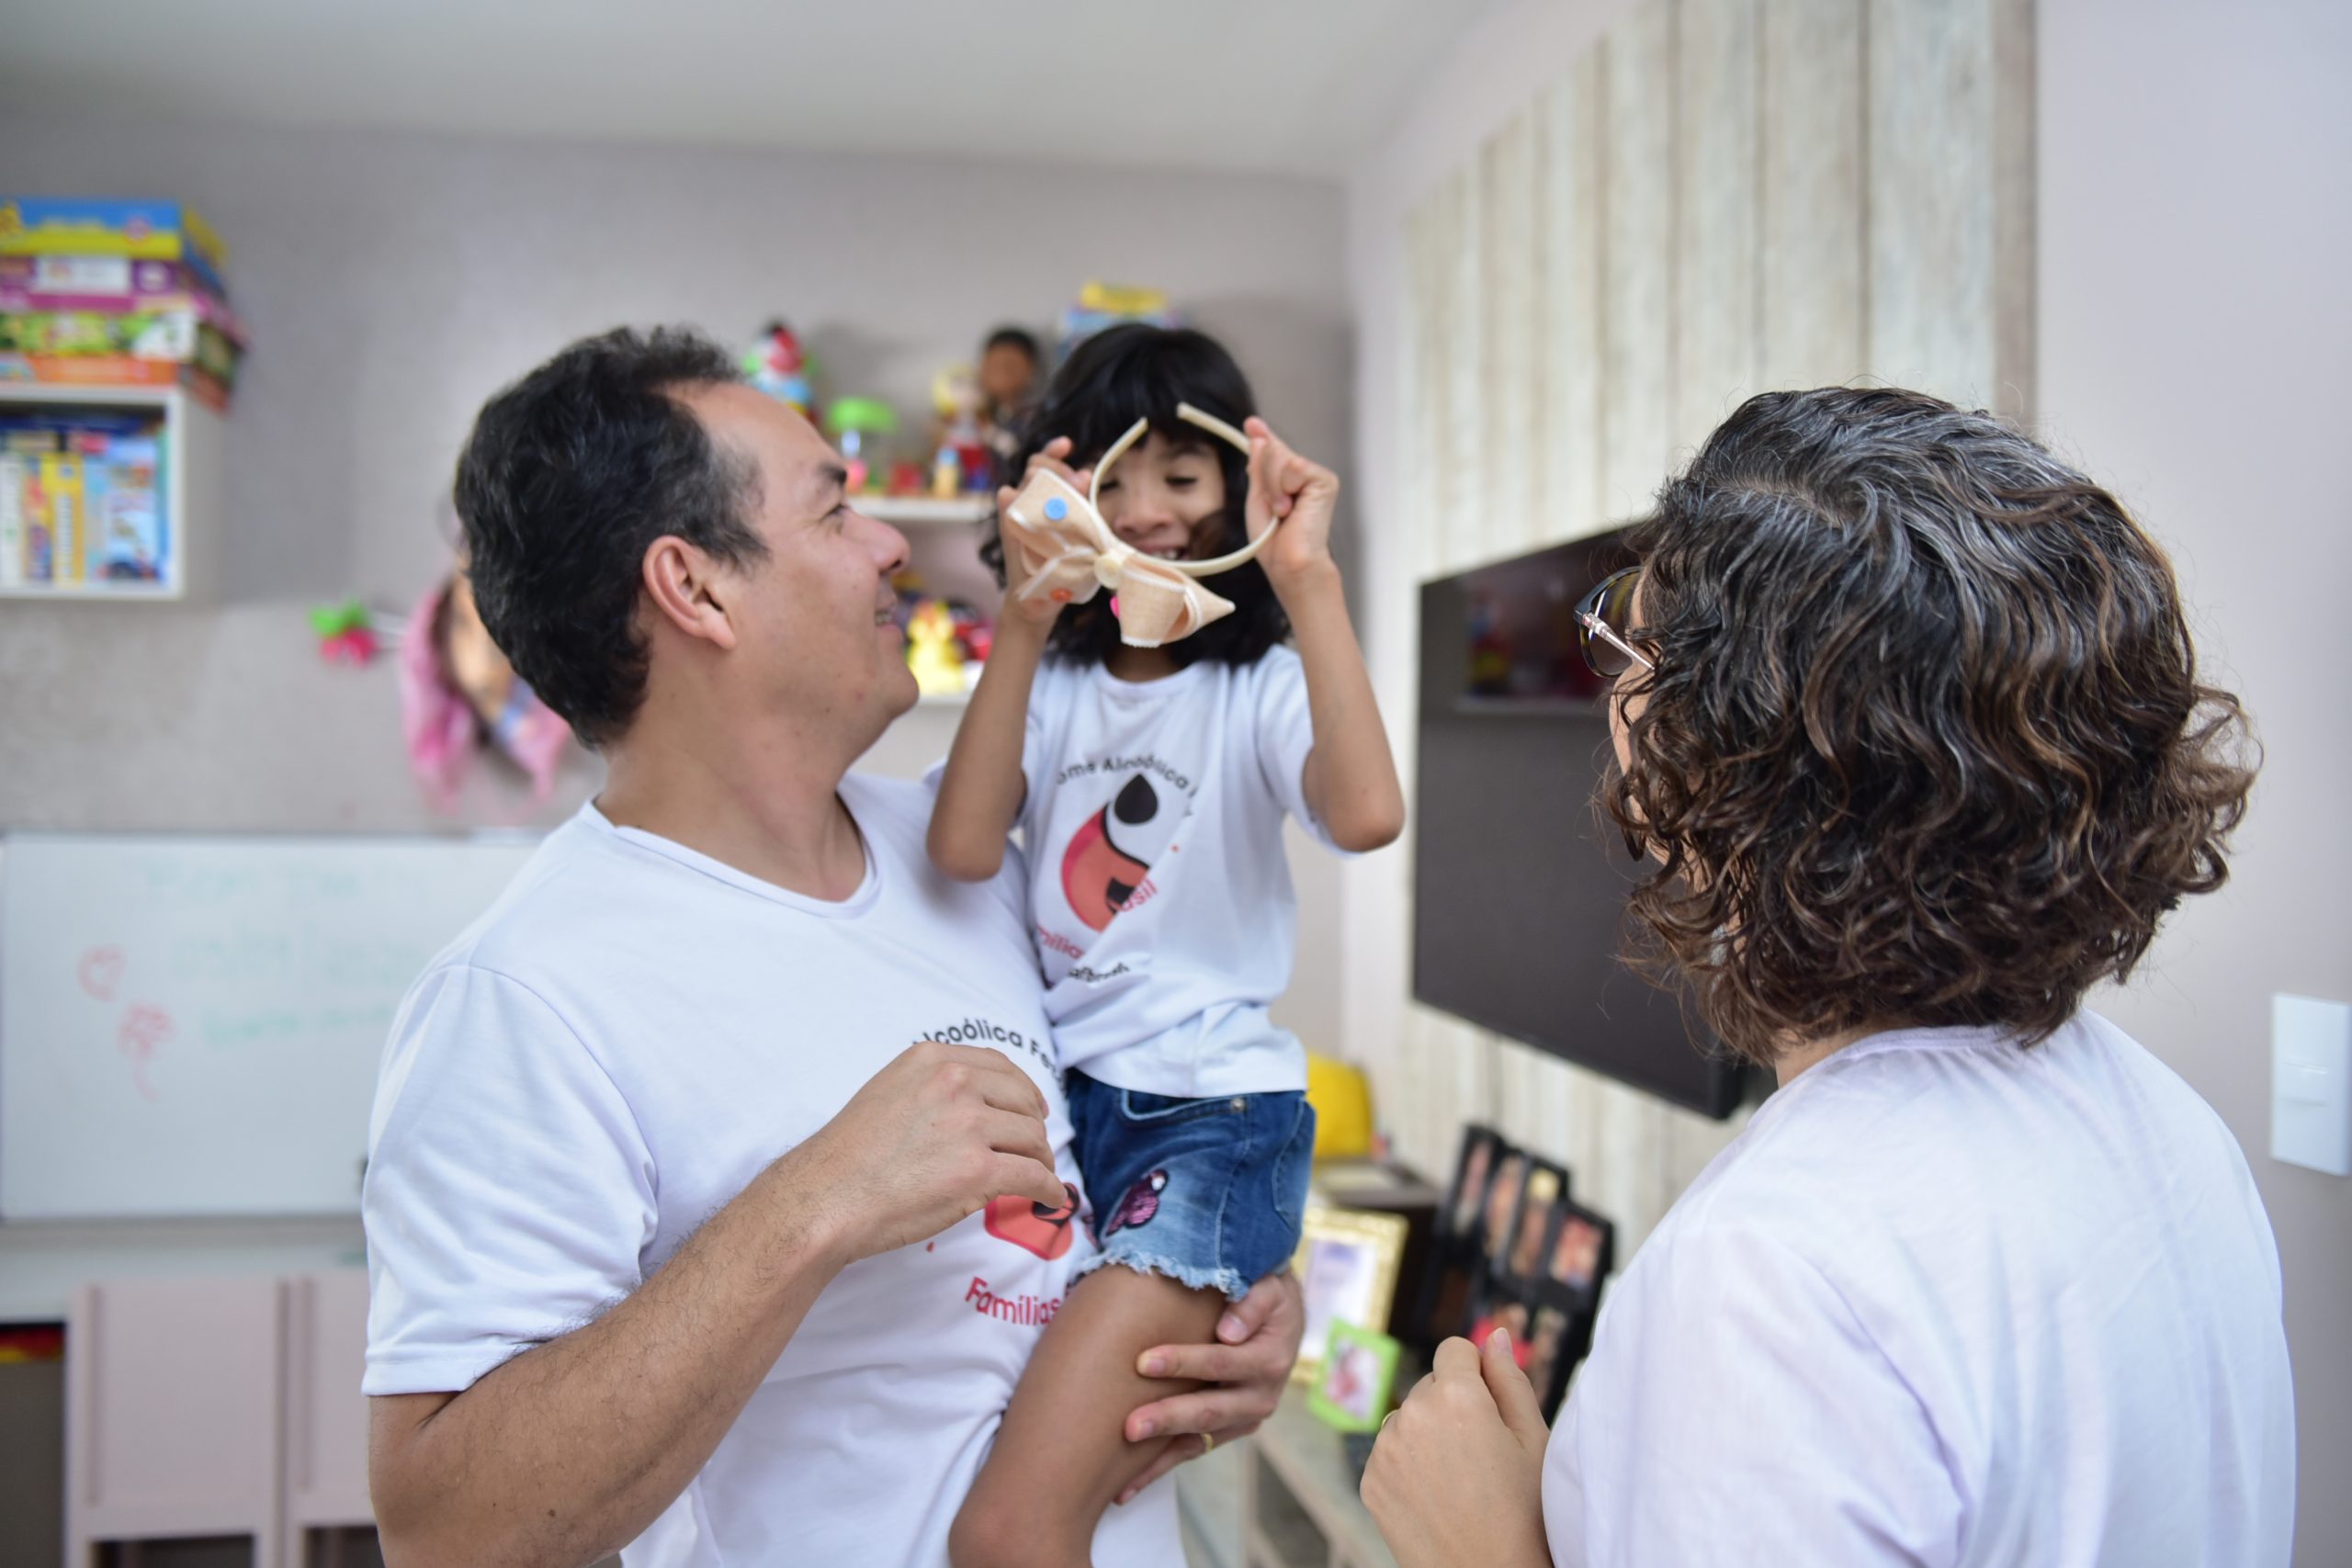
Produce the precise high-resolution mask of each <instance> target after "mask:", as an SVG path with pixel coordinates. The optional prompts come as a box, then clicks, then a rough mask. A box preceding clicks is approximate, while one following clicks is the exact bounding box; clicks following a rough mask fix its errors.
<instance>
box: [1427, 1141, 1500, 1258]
mask: <svg viewBox="0 0 2352 1568" xmlns="http://www.w3.org/2000/svg"><path fill="white" fill-rule="evenodd" d="M1509 1146H1510V1145H1506V1144H1505V1143H1504V1142H1503V1140H1502V1137H1501V1135H1500V1134H1498V1133H1496V1132H1495V1131H1494V1130H1493V1129H1492V1128H1490V1127H1481V1126H1478V1125H1477V1124H1476V1123H1475V1122H1474V1123H1472V1124H1471V1125H1469V1126H1465V1127H1464V1128H1463V1129H1462V1149H1461V1152H1460V1153H1459V1154H1458V1155H1456V1156H1454V1161H1453V1184H1452V1185H1451V1186H1450V1187H1448V1188H1447V1189H1446V1193H1445V1202H1444V1204H1443V1205H1442V1207H1441V1208H1440V1209H1439V1210H1438V1224H1437V1232H1438V1235H1439V1236H1440V1237H1441V1238H1443V1239H1448V1240H1453V1239H1458V1238H1461V1237H1464V1236H1473V1235H1476V1234H1477V1233H1478V1228H1479V1227H1478V1222H1479V1218H1480V1216H1481V1215H1482V1214H1483V1213H1485V1206H1486V1200H1487V1182H1488V1180H1489V1179H1491V1178H1492V1177H1493V1175H1494V1170H1495V1161H1496V1158H1497V1157H1498V1156H1499V1155H1500V1154H1501V1153H1502V1152H1503V1151H1504V1150H1505V1149H1507V1148H1508V1147H1509Z"/></svg>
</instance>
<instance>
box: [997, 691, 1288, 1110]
mask: <svg viewBox="0 0 2352 1568" xmlns="http://www.w3.org/2000/svg"><path fill="white" fill-rule="evenodd" d="M1314 746H1315V727H1314V723H1313V720H1312V718H1311V716H1309V714H1308V711H1307V700H1306V673H1305V671H1303V670H1302V669H1301V667H1300V665H1299V660H1298V655H1297V654H1296V653H1295V652H1293V651H1292V650H1291V649H1287V648H1276V649H1272V650H1271V651H1269V652H1268V653H1267V654H1266V656H1265V657H1264V658H1262V659H1261V660H1258V662H1256V663H1255V664H1246V665H1234V664H1224V663H1217V662H1213V661H1211V660H1202V661H1200V662H1199V663H1196V664H1191V665H1187V666H1186V667H1185V668H1183V669H1182V670H1180V671H1176V673H1174V674H1172V675H1170V676H1168V677H1166V678H1165V679H1162V680H1158V681H1148V682H1132V681H1122V680H1120V679H1119V678H1118V677H1116V676H1115V675H1113V674H1112V673H1111V671H1109V670H1107V669H1105V668H1103V667H1102V666H1100V665H1094V666H1088V665H1079V664H1072V663H1069V662H1067V661H1064V660H1047V661H1046V664H1045V665H1044V666H1043V667H1042V668H1041V669H1040V670H1039V671H1037V680H1036V685H1035V688H1034V690H1033V691H1032V693H1031V695H1030V700H1029V721H1028V732H1027V735H1026V738H1025V739H1024V741H1023V748H1022V763H1021V765H1022V771H1023V775H1024V777H1025V778H1026V779H1027V781H1028V786H1029V793H1028V797H1027V799H1026V800H1025V801H1024V802H1023V806H1022V811H1021V829H1022V841H1023V843H1025V844H1026V845H1028V846H1029V874H1030V907H1031V909H1032V912H1033V914H1034V916H1035V921H1036V944H1037V953H1038V958H1039V961H1040V962H1041V963H1042V964H1043V965H1044V969H1045V976H1046V1015H1047V1017H1048V1018H1049V1019H1051V1020H1052V1022H1053V1026H1054V1039H1055V1043H1056V1045H1057V1047H1058V1048H1059V1051H1060V1055H1061V1064H1062V1066H1064V1067H1076V1068H1079V1069H1080V1070H1081V1071H1083V1072H1084V1073H1085V1074H1086V1075H1087V1076H1088V1077H1092V1078H1096V1079H1099V1080H1100V1081H1102V1082H1103V1083H1107V1084H1110V1085H1112V1086H1114V1087H1115V1088H1118V1089H1137V1090H1140V1091H1142V1092H1144V1093H1147V1094H1167V1095H1177V1096H1181V1097H1183V1098H1187V1099H1200V1098H1204V1097H1209V1096H1216V1095H1228V1094H1260V1093H1268V1092H1275V1091H1280V1090H1286V1089H1305V1088H1306V1052H1305V1051H1304V1049H1302V1048H1301V1046H1300V1045H1299V1043H1298V1040H1297V1038H1296V1037H1295V1036H1294V1035H1292V1034H1291V1033H1290V1032H1288V1031H1286V1030H1283V1029H1278V1028H1276V1027H1275V1026H1274V1025H1273V1024H1272V1022H1271V1021H1269V1020H1268V1018H1267V1016H1266V1008H1267V1004H1268V1003H1270V1002H1272V1000H1273V999H1274V998H1277V997H1279V996H1281V995H1282V993H1283V989H1284V988H1285V987H1288V986H1289V984H1290V976H1291V963H1292V958H1293V955H1294V953H1295V950H1296V947H1297V937H1296V927H1297V924H1298V898H1297V896H1296V894H1295V892H1294V891H1293V890H1292V886H1291V880H1290V862H1289V860H1288V859H1287V858H1286V856H1285V855H1284V852H1283V817H1284V816H1286V815H1287V816H1290V817H1295V818H1297V819H1298V820H1299V822H1300V823H1301V824H1302V825H1303V826H1305V827H1306V829H1307V831H1308V832H1310V833H1312V834H1314V835H1315V836H1316V837H1317V838H1318V839H1320V840H1323V841H1324V842H1325V843H1326V844H1328V843H1329V841H1330V840H1329V834H1328V833H1327V832H1326V831H1325V830H1324V829H1323V827H1322V825H1321V824H1320V823H1318V822H1317V820H1316V819H1315V816H1314V813H1313V811H1312V810H1310V809H1309V807H1307V804H1306V784H1305V778H1306V757H1307V753H1308V752H1309V751H1311V750H1313V749H1314ZM1114 915H1115V916H1116V917H1117V918H1116V919H1113V916H1114Z"/></svg>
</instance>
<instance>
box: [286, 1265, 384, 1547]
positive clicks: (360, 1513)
mask: <svg viewBox="0 0 2352 1568" xmlns="http://www.w3.org/2000/svg"><path fill="white" fill-rule="evenodd" d="M287 1283H288V1302H287V1308H288V1310H287V1317H286V1328H287V1335H286V1524H287V1531H286V1539H287V1540H288V1543H289V1545H290V1546H291V1547H294V1548H298V1549H299V1547H300V1543H301V1540H302V1536H301V1532H302V1531H303V1530H305V1529H313V1528H317V1527H324V1526H340V1525H367V1524H372V1523H374V1522H375V1515H374V1513H373V1512H372V1511H371V1510H370V1509H369V1507H368V1399H367V1396H366V1395H365V1394H362V1393H360V1392H359V1374H360V1371H361V1369H362V1366H363V1364H364V1362H365V1361H366V1359H367V1354H368V1273H367V1270H366V1269H342V1270H338V1271H336V1272H334V1273H330V1274H298V1275H296V1276H294V1278H293V1279H291V1280H288V1282H287Z"/></svg>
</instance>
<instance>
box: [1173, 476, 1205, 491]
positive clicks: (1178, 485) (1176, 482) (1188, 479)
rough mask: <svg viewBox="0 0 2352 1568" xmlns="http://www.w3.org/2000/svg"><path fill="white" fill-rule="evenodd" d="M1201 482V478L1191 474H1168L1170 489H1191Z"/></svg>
mask: <svg viewBox="0 0 2352 1568" xmlns="http://www.w3.org/2000/svg"><path fill="white" fill-rule="evenodd" d="M1199 482H1200V480H1199V479H1196V478H1194V477H1193V475H1191V474H1170V475H1169V476H1168V488H1169V489H1170V490H1190V489H1192V488H1193V486H1194V485H1196V484H1198V483H1199Z"/></svg>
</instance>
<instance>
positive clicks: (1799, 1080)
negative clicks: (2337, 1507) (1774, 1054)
mask: <svg viewBox="0 0 2352 1568" xmlns="http://www.w3.org/2000/svg"><path fill="white" fill-rule="evenodd" d="M2294 1486H2295V1439H2294V1411H2293V1393H2292V1389H2291V1387H2290V1382H2289V1380H2288V1369H2287V1342H2286V1335H2285V1330H2284V1327H2283V1325H2282V1324H2281V1320H2280V1297H2279V1279H2278V1248H2277V1247H2276V1245H2275V1244H2274V1243H2273V1241H2272V1239H2271V1235H2270V1225H2269V1223H2268V1221H2267V1218H2266V1217H2265V1215H2264V1213H2263V1211H2262V1204H2261V1201H2260V1199H2259V1198H2258V1197H2257V1195H2256V1191H2255V1186H2254V1179H2253V1177H2252V1176H2251V1174H2250V1173H2249V1172H2248V1171H2247V1169H2246V1164H2245V1156H2243V1155H2242V1154H2241V1153H2240V1152H2239V1149H2238V1146H2237V1144H2236V1143H2235V1141H2234V1140H2233V1139H2232V1137H2231V1136H2230V1134H2229V1131H2228V1129H2226V1128H2225V1127H2224V1126H2223V1125H2222V1122H2221V1119H2220V1118H2219V1117H2217V1116H2215V1115H2214V1114H2213V1112H2212V1111H2211V1109H2210V1108H2209V1107H2208V1106H2207V1105H2206V1104H2205V1103H2204V1101H2202V1100H2199V1099H2198V1097H2197V1095H2196V1094H2195V1092H2194V1091H2192V1090H2191V1089H2189V1088H2188V1085H2186V1084H2184V1083H2182V1082H2181V1081H2180V1079H2179V1078H2178V1077H2175V1076H2174V1075H2173V1073H2172V1072H2171V1071H2170V1070H2169V1069H2167V1068H2166V1067H2165V1066H2164V1065H2163V1064H2161V1063H2160V1062H2158V1061H2157V1060H2156V1059H2155V1058H2154V1056H2152V1055H2149V1054H2148V1052H2147V1051H2146V1050H2144V1049H2143V1047H2142V1046H2140V1045H2139V1044H2138V1043H2136V1042H2134V1041H2133V1040H2132V1039H2131V1037H2130V1036H2128V1035H2126V1034H2124V1033H2123V1032H2122V1031H2120V1030H2119V1029H2117V1028H2116V1027H2115V1026H2114V1025H2113V1024H2111V1023H2109V1022H2108V1021H2106V1020H2105V1019H2103V1018H2100V1017H2098V1015H2097V1014H2095V1013H2091V1012H2084V1013H2081V1014H2078V1015H2077V1016H2076V1017H2075V1020H2074V1021H2072V1022H2070V1023H2069V1024H2067V1025H2066V1026H2065V1027H2064V1028H2063V1029H2061V1030H2060V1031H2059V1032H2057V1033H2056V1034H2055V1035H2054V1036H2052V1038H2051V1039H2050V1040H2048V1041H2047V1042H2045V1043H2042V1044H2041V1045H2039V1046H2036V1047H2034V1048H2033V1049H2031V1050H2022V1049H2020V1048H2018V1046H2017V1045H2016V1044H2014V1043H2011V1042H2010V1041H2008V1040H2007V1039H2005V1038H2003V1037H2002V1036H2001V1035H2000V1034H1998V1033H1997V1032H1995V1031H1991V1030H1974V1029H1949V1030H1915V1031H1905V1032H1896V1033H1889V1034H1882V1035H1877V1036H1873V1037H1871V1038H1869V1039H1866V1040H1863V1041H1861V1042H1860V1043H1857V1044H1854V1045H1852V1046H1849V1047H1848V1048H1847V1049H1845V1050H1843V1051H1840V1052H1838V1054H1836V1055H1833V1056H1830V1057H1829V1058H1828V1059H1827V1060H1826V1061H1824V1062H1822V1063H1820V1064H1819V1065H1818V1066H1814V1067H1811V1068H1809V1069H1807V1070H1806V1071H1804V1073H1802V1074H1800V1075H1799V1076H1798V1077H1796V1078H1795V1079H1794V1080H1793V1081H1792V1083H1790V1084H1789V1086H1788V1087H1787V1088H1785V1089H1781V1091H1780V1092H1779V1093H1778V1094H1775V1095H1774V1096H1772V1098H1771V1099H1770V1100H1767V1101H1766V1102H1765V1103H1764V1104H1763V1106H1762V1107H1760V1108H1759V1109H1758V1111H1757V1112H1756V1115H1755V1118H1754V1119H1753V1120H1752V1121H1751V1122H1749V1123H1748V1125H1747V1130H1746V1131H1745V1132H1743V1133H1742V1134H1741V1135H1740V1137H1739V1139H1738V1141H1737V1142H1736V1143H1734V1144H1733V1145H1732V1146H1731V1147H1730V1148H1728V1149H1726V1150H1724V1153H1723V1154H1722V1155H1721V1156H1719V1157H1718V1158H1717V1159H1716V1160H1715V1161H1714V1163H1713V1164H1712V1165H1710V1166H1709V1167H1708V1168H1707V1169H1706V1171H1705V1173H1704V1174H1703V1175H1702V1176H1701V1177H1700V1178H1699V1179H1698V1181H1697V1182H1696V1183H1694V1184H1693V1185H1692V1187H1691V1190H1690V1191H1689V1192H1687V1193H1685V1194H1684V1195H1683V1197H1682V1199H1681V1201H1679V1202H1678V1203H1677V1204H1675V1206H1674V1209H1673V1211H1672V1212H1671V1213H1668V1215H1667V1217H1666V1219H1665V1221H1664V1222H1663V1223H1662V1224H1660V1225H1659V1226H1658V1228H1657V1232H1656V1233H1655V1234H1654V1235H1651V1237H1650V1238H1649V1240H1648V1241H1646V1242H1645V1243H1644V1244H1643V1246H1642V1248H1641V1250H1640V1252H1639V1253H1638V1254H1637V1255H1636V1256H1635V1258H1634V1262H1633V1265H1632V1267H1631V1268H1629V1269H1627V1270H1626V1272H1625V1275H1624V1277H1623V1280H1621V1281H1620V1282H1619V1284H1618V1286H1617V1288H1616V1290H1615V1291H1614V1292H1612V1293H1611V1297H1610V1299H1609V1302H1608V1303H1607V1304H1606V1306H1605V1307H1604V1308H1603V1309H1602V1312H1601V1316H1600V1325H1599V1330H1598V1333H1597V1335H1596V1337H1595V1340H1594V1344H1593V1348H1592V1354H1591V1357H1590V1359H1589V1360H1588V1361H1587V1363H1586V1364H1585V1366H1584V1368H1583V1370H1582V1371H1581V1372H1580V1373H1579V1374H1578V1376H1577V1382H1576V1385H1575V1387H1574V1389H1573V1390H1572V1391H1571V1393H1570V1394H1569V1398H1568V1403H1567V1405H1566V1409H1565V1410H1563V1411H1562V1413H1561V1416H1560V1419H1559V1422H1558V1425H1557V1426H1556V1427H1555V1429H1554V1432H1553V1437H1552V1443H1551V1448H1550V1450H1549V1452H1548V1454H1547V1456H1546V1461H1545V1470H1544V1523H1545V1526H1546V1529H1547V1532H1548V1534H1549V1536H1550V1540H1551V1546H1552V1554H1553V1557H1554V1560H1555V1562H1558V1563H1559V1564H1561V1565H1562V1568H1584V1565H1587V1564H1589V1565H1593V1568H1686V1565H1688V1568H1698V1565H1700V1564H1706V1565H1710V1568H1712V1565H1713V1564H1719V1563H1729V1562H1758V1563H1815V1562H1818V1563H1836V1564H1838V1565H1840V1568H1853V1565H1859V1564H1865V1563H1869V1564H1895V1563H1903V1564H1923V1565H1928V1568H2013V1565H2016V1564H2020V1563H2030V1564H2033V1565H2034V1568H2094V1565H2096V1568H2284V1565H2285V1564H2286V1562H2287V1561H2288V1551H2289V1541H2290V1535H2291V1531H2292V1526H2293V1520H2294Z"/></svg>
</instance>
